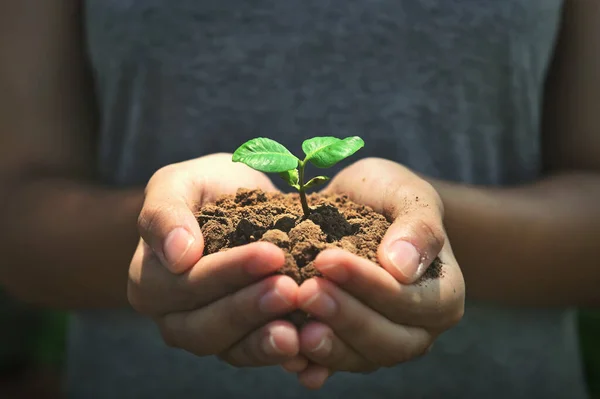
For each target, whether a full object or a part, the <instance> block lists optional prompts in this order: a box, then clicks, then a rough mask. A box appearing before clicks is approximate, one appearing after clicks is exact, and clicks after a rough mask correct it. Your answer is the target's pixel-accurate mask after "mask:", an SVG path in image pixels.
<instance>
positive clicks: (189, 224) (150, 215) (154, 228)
mask: <svg viewBox="0 0 600 399" xmlns="http://www.w3.org/2000/svg"><path fill="white" fill-rule="evenodd" d="M202 195H203V187H202V182H195V181H193V180H192V179H189V178H187V174H182V173H181V171H180V169H178V165H177V164H173V165H169V166H166V167H164V168H162V169H160V170H159V171H157V172H156V173H155V174H154V175H153V176H152V178H151V179H150V181H149V182H148V185H147V187H146V196H145V199H144V204H143V206H142V210H141V212H140V215H139V217H138V230H139V233H140V235H141V237H142V239H143V240H144V241H145V242H146V243H148V245H149V246H150V248H151V249H152V250H153V251H154V253H156V255H157V256H158V257H159V259H160V260H161V262H162V264H163V265H164V266H165V267H166V268H167V269H168V270H169V271H171V272H172V273H176V274H177V273H182V272H184V271H185V270H187V269H188V268H189V267H191V266H192V265H194V264H195V263H196V262H198V260H200V257H201V256H202V251H203V250H204V241H203V238H202V233H201V231H200V226H199V224H198V222H197V221H196V218H195V217H194V214H193V212H192V207H193V205H194V204H195V203H201V202H202Z"/></svg>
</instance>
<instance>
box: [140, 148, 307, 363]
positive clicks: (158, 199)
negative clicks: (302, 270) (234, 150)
mask: <svg viewBox="0 0 600 399" xmlns="http://www.w3.org/2000/svg"><path fill="white" fill-rule="evenodd" d="M239 187H245V188H260V189H262V190H264V191H275V190H276V189H275V187H274V185H273V184H272V183H271V181H270V179H269V178H268V177H267V176H266V175H264V174H263V173H260V172H257V171H255V170H253V169H251V168H249V167H247V166H245V165H243V164H240V163H233V162H232V161H231V154H215V155H209V156H205V157H202V158H198V159H195V160H192V161H187V162H182V163H178V164H173V165H169V166H167V167H164V168H162V169H160V170H159V171H158V172H156V173H155V174H154V176H152V178H151V179H150V181H149V183H148V185H147V187H146V196H145V201H144V205H143V209H142V211H141V213H140V215H139V220H138V228H139V232H140V235H141V239H140V242H139V245H138V247H137V250H136V252H135V254H134V256H133V259H132V261H131V264H130V268H129V281H128V297H129V301H130V303H131V305H132V307H133V308H134V309H135V310H137V311H138V312H140V313H142V314H144V315H147V316H149V317H151V318H152V319H153V320H154V321H155V322H156V323H157V325H158V327H159V329H160V331H161V334H162V337H163V339H164V341H165V342H166V344H168V345H170V346H172V347H177V348H181V349H184V350H186V351H188V352H191V353H193V354H196V355H198V356H208V355H217V356H219V357H220V358H221V359H222V360H224V361H227V362H228V363H230V364H232V365H235V366H264V365H272V364H281V363H283V362H285V363H286V365H287V367H288V368H289V369H291V370H302V369H304V368H305V366H306V364H307V360H306V359H305V358H304V357H301V356H297V355H298V352H299V337H298V332H297V329H296V328H295V327H294V326H293V325H292V324H291V323H289V322H286V321H283V320H277V318H278V317H281V316H283V315H284V314H286V313H288V312H290V311H292V310H294V309H295V308H296V307H295V306H296V296H297V292H298V285H297V284H296V283H295V282H294V281H293V280H292V279H291V278H289V277H286V276H280V275H279V276H277V275H276V276H274V275H272V274H273V272H275V271H276V270H278V269H279V268H280V267H281V266H282V265H283V264H284V254H283V252H282V250H281V249H279V248H278V247H276V246H275V245H273V244H270V243H266V242H257V243H252V244H248V245H245V246H240V247H236V248H232V249H230V250H228V251H225V252H219V253H215V254H211V255H207V256H202V254H203V248H204V241H203V237H202V233H201V230H200V227H199V225H198V222H197V221H196V218H195V217H194V214H193V212H194V211H195V210H196V209H198V207H199V206H201V205H204V204H206V203H208V202H211V201H213V200H215V199H216V197H218V196H219V195H221V194H232V193H235V192H236V190H237V189H238V188H239Z"/></svg>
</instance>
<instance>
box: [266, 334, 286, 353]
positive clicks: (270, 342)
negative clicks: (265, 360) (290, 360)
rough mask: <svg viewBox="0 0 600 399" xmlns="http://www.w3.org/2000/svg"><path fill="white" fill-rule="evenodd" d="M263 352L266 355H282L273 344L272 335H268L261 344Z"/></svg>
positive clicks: (275, 344)
mask: <svg viewBox="0 0 600 399" xmlns="http://www.w3.org/2000/svg"><path fill="white" fill-rule="evenodd" d="M262 348H263V351H264V352H265V353H266V354H267V355H271V356H272V355H283V354H284V353H283V351H282V350H281V349H279V347H278V346H277V343H275V338H274V337H273V336H272V335H269V336H268V337H267V338H265V339H263V342H262Z"/></svg>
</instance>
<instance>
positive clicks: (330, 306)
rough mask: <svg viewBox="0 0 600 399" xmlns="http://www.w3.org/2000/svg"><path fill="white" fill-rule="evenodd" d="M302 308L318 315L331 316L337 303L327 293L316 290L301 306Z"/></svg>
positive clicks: (335, 309)
mask: <svg viewBox="0 0 600 399" xmlns="http://www.w3.org/2000/svg"><path fill="white" fill-rule="evenodd" d="M301 307H302V309H303V310H304V311H306V312H308V313H310V314H313V315H315V316H318V317H331V316H333V315H334V314H335V312H336V311H337V304H336V303H335V301H334V300H333V298H331V297H330V296H329V295H327V294H325V293H324V292H318V293H316V294H315V295H313V296H312V297H310V299H308V300H307V301H306V302H304V304H303V305H302V306H301Z"/></svg>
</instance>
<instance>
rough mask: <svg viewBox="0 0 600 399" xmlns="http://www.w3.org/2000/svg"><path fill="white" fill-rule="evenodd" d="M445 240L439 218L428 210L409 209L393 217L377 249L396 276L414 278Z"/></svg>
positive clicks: (402, 279)
mask: <svg viewBox="0 0 600 399" xmlns="http://www.w3.org/2000/svg"><path fill="white" fill-rule="evenodd" d="M445 241H446V233H445V231H444V228H443V225H442V221H441V218H439V217H436V216H435V215H432V214H431V212H409V213H407V214H404V215H401V216H399V217H397V218H396V219H395V220H394V222H393V223H392V225H391V226H390V228H389V229H388V231H387V232H386V234H385V236H384V237H383V240H382V241H381V245H380V246H379V250H378V259H379V262H380V263H381V265H382V266H383V267H384V268H385V269H386V270H387V271H388V272H389V273H390V274H391V275H392V276H394V278H395V279H396V280H398V281H399V282H401V283H403V284H411V283H413V282H415V281H416V280H418V279H419V278H420V277H421V276H422V275H423V273H425V271H426V270H427V268H428V267H429V265H431V263H432V262H433V260H434V259H435V258H436V256H437V255H438V254H439V253H440V251H441V250H442V248H443V246H444V243H445Z"/></svg>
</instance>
